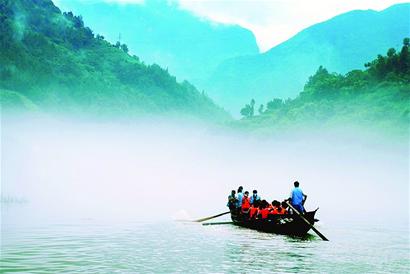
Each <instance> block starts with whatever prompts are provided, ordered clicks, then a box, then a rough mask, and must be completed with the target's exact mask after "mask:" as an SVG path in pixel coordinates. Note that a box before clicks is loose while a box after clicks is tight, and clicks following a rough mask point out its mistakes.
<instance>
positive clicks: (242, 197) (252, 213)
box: [227, 181, 307, 219]
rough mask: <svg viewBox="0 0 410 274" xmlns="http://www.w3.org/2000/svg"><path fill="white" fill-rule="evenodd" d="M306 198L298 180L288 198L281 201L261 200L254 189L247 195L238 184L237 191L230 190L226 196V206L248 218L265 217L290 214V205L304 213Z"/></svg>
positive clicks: (291, 210) (291, 211)
mask: <svg viewBox="0 0 410 274" xmlns="http://www.w3.org/2000/svg"><path fill="white" fill-rule="evenodd" d="M306 198H307V196H306V195H305V194H303V191H302V190H301V189H300V188H299V182H298V181H296V182H294V189H293V190H292V192H291V195H290V197H289V199H286V200H284V201H283V202H279V201H277V200H273V201H272V203H269V202H267V201H266V200H262V199H261V197H260V196H259V195H258V191H257V190H254V191H253V192H252V196H251V197H249V192H248V191H245V192H243V187H242V186H240V187H239V188H238V192H237V193H236V191H235V190H232V192H231V195H229V196H228V204H227V206H228V207H229V209H230V210H231V211H236V212H238V213H239V214H243V215H245V216H248V217H249V219H267V218H269V217H270V216H272V215H283V214H292V213H293V209H292V207H293V208H294V209H296V210H297V211H298V212H300V213H304V212H305V209H304V207H303V204H304V202H305V200H306ZM288 202H290V203H291V205H292V207H289V205H288Z"/></svg>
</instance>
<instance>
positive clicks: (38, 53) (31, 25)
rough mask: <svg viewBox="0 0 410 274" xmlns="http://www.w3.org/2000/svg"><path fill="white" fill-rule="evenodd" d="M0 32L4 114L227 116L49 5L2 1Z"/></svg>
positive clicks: (41, 0)
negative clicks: (13, 110) (10, 110)
mask: <svg viewBox="0 0 410 274" xmlns="http://www.w3.org/2000/svg"><path fill="white" fill-rule="evenodd" d="M0 33H1V36H0V89H1V99H2V107H7V106H12V107H14V106H16V105H20V106H21V107H25V108H30V109H41V110H52V111H58V112H69V113H93V114H101V115H134V114H140V113H152V114H165V113H166V114H168V115H170V114H176V115H177V114H184V115H192V116H196V117H202V118H205V117H206V118H207V119H208V118H209V119H219V118H226V117H228V115H227V114H226V113H225V112H224V111H223V110H222V109H221V108H219V107H218V106H216V105H215V104H214V103H213V102H212V101H211V100H210V99H209V98H208V97H207V96H206V95H204V94H203V93H202V94H201V93H199V92H198V91H197V90H196V88H195V87H194V86H192V85H191V84H190V83H188V82H183V83H178V82H177V81H176V78H175V77H173V76H171V75H170V74H169V73H168V71H167V70H165V69H162V68H161V67H160V66H158V65H156V64H153V65H145V64H144V63H143V62H142V61H140V60H139V58H138V57H136V56H131V55H129V54H128V53H127V52H128V50H129V49H128V47H127V45H125V44H116V45H113V44H110V43H109V42H107V41H106V40H105V39H104V37H102V36H101V35H95V34H94V33H93V31H92V30H91V29H90V28H88V27H86V26H84V23H83V20H82V18H81V17H79V16H76V15H74V14H73V13H71V12H67V13H61V11H60V10H59V8H57V7H56V6H55V5H54V4H53V2H52V1H51V0H1V1H0Z"/></svg>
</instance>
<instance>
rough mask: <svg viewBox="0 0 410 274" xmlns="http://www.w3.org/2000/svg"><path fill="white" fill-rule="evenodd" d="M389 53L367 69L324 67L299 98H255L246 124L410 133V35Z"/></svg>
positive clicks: (267, 127) (243, 123) (244, 110)
mask: <svg viewBox="0 0 410 274" xmlns="http://www.w3.org/2000/svg"><path fill="white" fill-rule="evenodd" d="M402 40H403V46H402V47H401V48H398V49H397V50H396V49H395V48H390V49H389V50H388V51H387V54H386V55H385V56H383V55H378V56H377V58H376V59H375V60H373V61H371V62H368V63H366V64H365V66H366V69H365V70H352V71H350V72H348V73H346V74H338V73H329V71H328V70H327V69H326V68H324V67H322V66H320V67H319V69H318V70H317V71H316V73H315V74H314V75H313V76H311V77H309V80H308V82H307V83H306V85H305V87H304V90H303V92H301V93H300V94H299V96H297V97H296V98H295V99H293V100H292V99H288V100H282V99H279V98H276V99H273V100H271V101H269V102H268V103H267V104H265V105H262V106H260V105H259V104H257V103H256V102H255V101H254V100H252V101H251V103H249V104H247V105H246V106H245V107H244V108H242V110H241V113H242V115H243V116H244V119H243V120H242V121H240V122H239V123H238V125H240V126H241V127H250V128H254V129H265V130H268V131H274V130H284V129H297V130H302V129H312V128H314V127H319V128H324V127H332V126H343V127H349V126H359V127H361V128H373V129H379V130H380V129H381V130H384V131H385V132H399V133H401V134H406V135H407V136H408V134H409V125H410V51H409V46H410V39H409V38H405V39H402Z"/></svg>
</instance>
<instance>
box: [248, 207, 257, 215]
mask: <svg viewBox="0 0 410 274" xmlns="http://www.w3.org/2000/svg"><path fill="white" fill-rule="evenodd" d="M257 213H258V208H257V207H251V209H250V210H249V218H253V217H254V216H256V214H257Z"/></svg>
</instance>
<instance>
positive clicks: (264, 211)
mask: <svg viewBox="0 0 410 274" xmlns="http://www.w3.org/2000/svg"><path fill="white" fill-rule="evenodd" d="M259 215H260V217H261V219H266V218H268V215H269V208H268V207H263V206H262V205H261V206H260V207H259Z"/></svg>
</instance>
